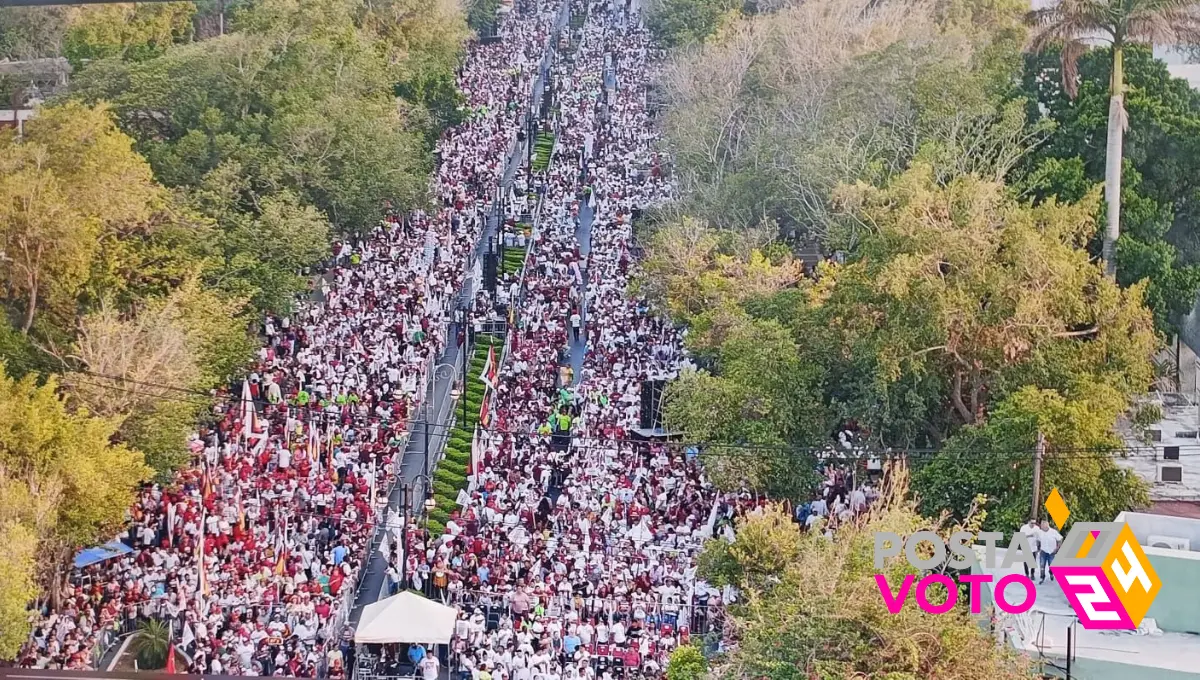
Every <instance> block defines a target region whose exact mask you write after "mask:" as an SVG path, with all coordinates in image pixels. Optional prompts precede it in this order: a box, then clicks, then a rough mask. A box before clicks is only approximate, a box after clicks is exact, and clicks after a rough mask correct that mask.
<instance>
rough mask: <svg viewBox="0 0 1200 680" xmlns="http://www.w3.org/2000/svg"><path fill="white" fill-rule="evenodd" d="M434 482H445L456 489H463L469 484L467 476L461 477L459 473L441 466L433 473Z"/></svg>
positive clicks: (448, 467)
mask: <svg viewBox="0 0 1200 680" xmlns="http://www.w3.org/2000/svg"><path fill="white" fill-rule="evenodd" d="M433 481H434V482H444V483H446V484H449V485H451V486H453V487H456V488H461V487H462V486H463V485H464V484H466V483H467V478H466V476H465V475H460V474H459V473H458V471H456V470H453V469H451V467H450V466H447V465H444V464H443V465H439V466H438V468H437V470H435V471H434V473H433Z"/></svg>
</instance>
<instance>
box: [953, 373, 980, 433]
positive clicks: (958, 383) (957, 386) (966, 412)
mask: <svg viewBox="0 0 1200 680" xmlns="http://www.w3.org/2000/svg"><path fill="white" fill-rule="evenodd" d="M962 389H963V373H962V370H961V369H960V370H957V371H955V372H954V382H953V384H952V385H951V386H950V401H951V402H952V403H953V404H954V410H955V411H958V415H959V417H961V418H962V419H963V422H964V423H966V424H967V425H970V424H971V423H973V422H975V414H974V413H972V412H971V409H969V408H967V405H966V404H965V403H963V397H962Z"/></svg>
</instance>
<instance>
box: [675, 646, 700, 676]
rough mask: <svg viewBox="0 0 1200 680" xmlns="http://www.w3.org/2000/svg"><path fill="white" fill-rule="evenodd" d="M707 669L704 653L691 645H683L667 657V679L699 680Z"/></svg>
mask: <svg viewBox="0 0 1200 680" xmlns="http://www.w3.org/2000/svg"><path fill="white" fill-rule="evenodd" d="M707 670H708V661H707V660H705V658H704V654H702V653H701V652H700V650H699V649H698V648H697V647H695V646H693V645H683V646H682V647H679V648H677V649H676V650H675V651H673V652H671V657H670V658H669V659H667V680H700V678H702V677H704V673H705V672H706V671H707Z"/></svg>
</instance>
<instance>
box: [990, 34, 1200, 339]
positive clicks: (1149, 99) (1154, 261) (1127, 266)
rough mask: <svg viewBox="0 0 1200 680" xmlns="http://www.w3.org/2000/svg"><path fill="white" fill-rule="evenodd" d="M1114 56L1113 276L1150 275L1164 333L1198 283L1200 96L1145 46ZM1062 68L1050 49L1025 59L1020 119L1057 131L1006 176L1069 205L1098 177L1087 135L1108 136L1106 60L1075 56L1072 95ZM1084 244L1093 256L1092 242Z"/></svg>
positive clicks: (1100, 165)
mask: <svg viewBox="0 0 1200 680" xmlns="http://www.w3.org/2000/svg"><path fill="white" fill-rule="evenodd" d="M1122 63H1123V69H1124V79H1125V86H1126V87H1125V94H1124V107H1125V114H1126V118H1127V120H1128V124H1129V130H1128V134H1126V135H1125V136H1124V138H1123V142H1122V149H1123V154H1124V164H1123V165H1124V169H1123V170H1122V180H1121V220H1120V223H1121V235H1120V237H1119V238H1118V240H1117V246H1116V251H1115V258H1116V264H1117V282H1118V283H1120V284H1121V285H1123V286H1128V285H1131V284H1133V283H1136V282H1138V281H1141V280H1143V279H1145V280H1148V281H1149V286H1148V287H1147V290H1146V300H1147V304H1149V305H1150V308H1151V309H1152V310H1153V311H1154V316H1155V325H1156V326H1157V327H1158V329H1159V331H1160V332H1162V333H1164V334H1165V335H1167V336H1168V337H1170V336H1171V335H1174V334H1176V333H1177V332H1178V328H1179V324H1180V323H1181V321H1182V319H1183V317H1184V316H1186V315H1187V314H1188V313H1189V312H1190V311H1191V309H1192V306H1193V301H1194V299H1195V295H1196V292H1197V290H1198V288H1200V282H1198V281H1197V274H1196V272H1197V267H1196V262H1197V261H1198V260H1200V241H1198V240H1197V238H1196V234H1198V233H1200V222H1198V219H1197V218H1198V217H1200V213H1197V210H1196V207H1195V201H1194V200H1193V198H1192V197H1193V196H1195V195H1196V194H1197V192H1198V191H1200V161H1198V159H1200V134H1198V132H1200V93H1197V92H1196V91H1195V90H1193V89H1192V88H1191V86H1190V85H1189V84H1188V83H1187V82H1186V81H1184V80H1182V79H1179V78H1172V77H1171V75H1170V73H1169V72H1168V71H1167V66H1166V64H1164V63H1163V62H1162V61H1160V60H1157V59H1155V58H1154V56H1153V55H1152V53H1151V51H1150V50H1149V49H1148V48H1145V47H1140V46H1132V47H1129V48H1127V49H1126V50H1125V53H1124V56H1123V58H1122ZM1061 69H1062V66H1061V59H1060V58H1059V56H1058V54H1057V53H1056V52H1055V51H1054V50H1051V51H1050V52H1049V53H1046V54H1039V55H1029V56H1028V57H1027V59H1026V67H1025V73H1024V77H1023V85H1022V89H1021V96H1022V97H1024V98H1025V99H1026V100H1027V102H1028V106H1027V110H1028V117H1029V119H1030V120H1036V121H1052V122H1053V123H1054V124H1055V128H1054V132H1053V133H1052V134H1051V135H1050V136H1049V137H1048V138H1047V139H1046V141H1045V143H1043V144H1042V145H1041V146H1040V147H1039V148H1038V149H1037V151H1036V152H1035V153H1033V154H1032V155H1031V156H1030V157H1029V159H1028V160H1027V162H1026V163H1024V164H1023V165H1022V167H1020V168H1018V169H1017V170H1016V171H1015V172H1014V173H1013V183H1014V184H1015V185H1017V186H1019V187H1021V188H1022V190H1023V191H1026V192H1028V194H1029V195H1031V196H1033V197H1034V198H1035V200H1044V199H1045V198H1046V197H1048V196H1057V197H1058V199H1059V200H1060V201H1070V202H1074V201H1077V200H1079V199H1080V198H1082V197H1083V196H1084V195H1085V194H1087V192H1088V191H1089V189H1090V188H1091V187H1092V186H1093V185H1094V184H1095V183H1098V182H1100V181H1103V179H1104V173H1105V151H1104V149H1103V148H1102V147H1100V146H1099V145H1097V144H1095V143H1094V140H1096V139H1099V138H1101V137H1103V136H1104V135H1105V134H1106V133H1105V128H1106V121H1107V114H1106V112H1107V108H1108V105H1109V96H1108V93H1109V88H1108V84H1109V82H1110V81H1111V79H1112V57H1111V54H1110V51H1109V50H1107V49H1093V50H1090V51H1088V52H1087V53H1086V54H1084V55H1083V56H1081V57H1080V58H1079V60H1078V65H1077V72H1078V87H1077V89H1076V93H1075V96H1074V98H1071V97H1068V96H1067V94H1066V92H1065V90H1064V88H1063V87H1062V85H1061V83H1060V73H1059V72H1060V70H1061ZM1089 250H1091V251H1092V252H1093V253H1095V254H1099V253H1100V252H1101V249H1100V244H1099V243H1098V242H1097V243H1094V244H1091V245H1090V246H1089Z"/></svg>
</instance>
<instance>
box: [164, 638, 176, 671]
mask: <svg viewBox="0 0 1200 680" xmlns="http://www.w3.org/2000/svg"><path fill="white" fill-rule="evenodd" d="M163 672H164V673H170V674H172V675H174V674H175V645H171V646H170V647H168V648H167V667H166V668H165V669H163Z"/></svg>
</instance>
